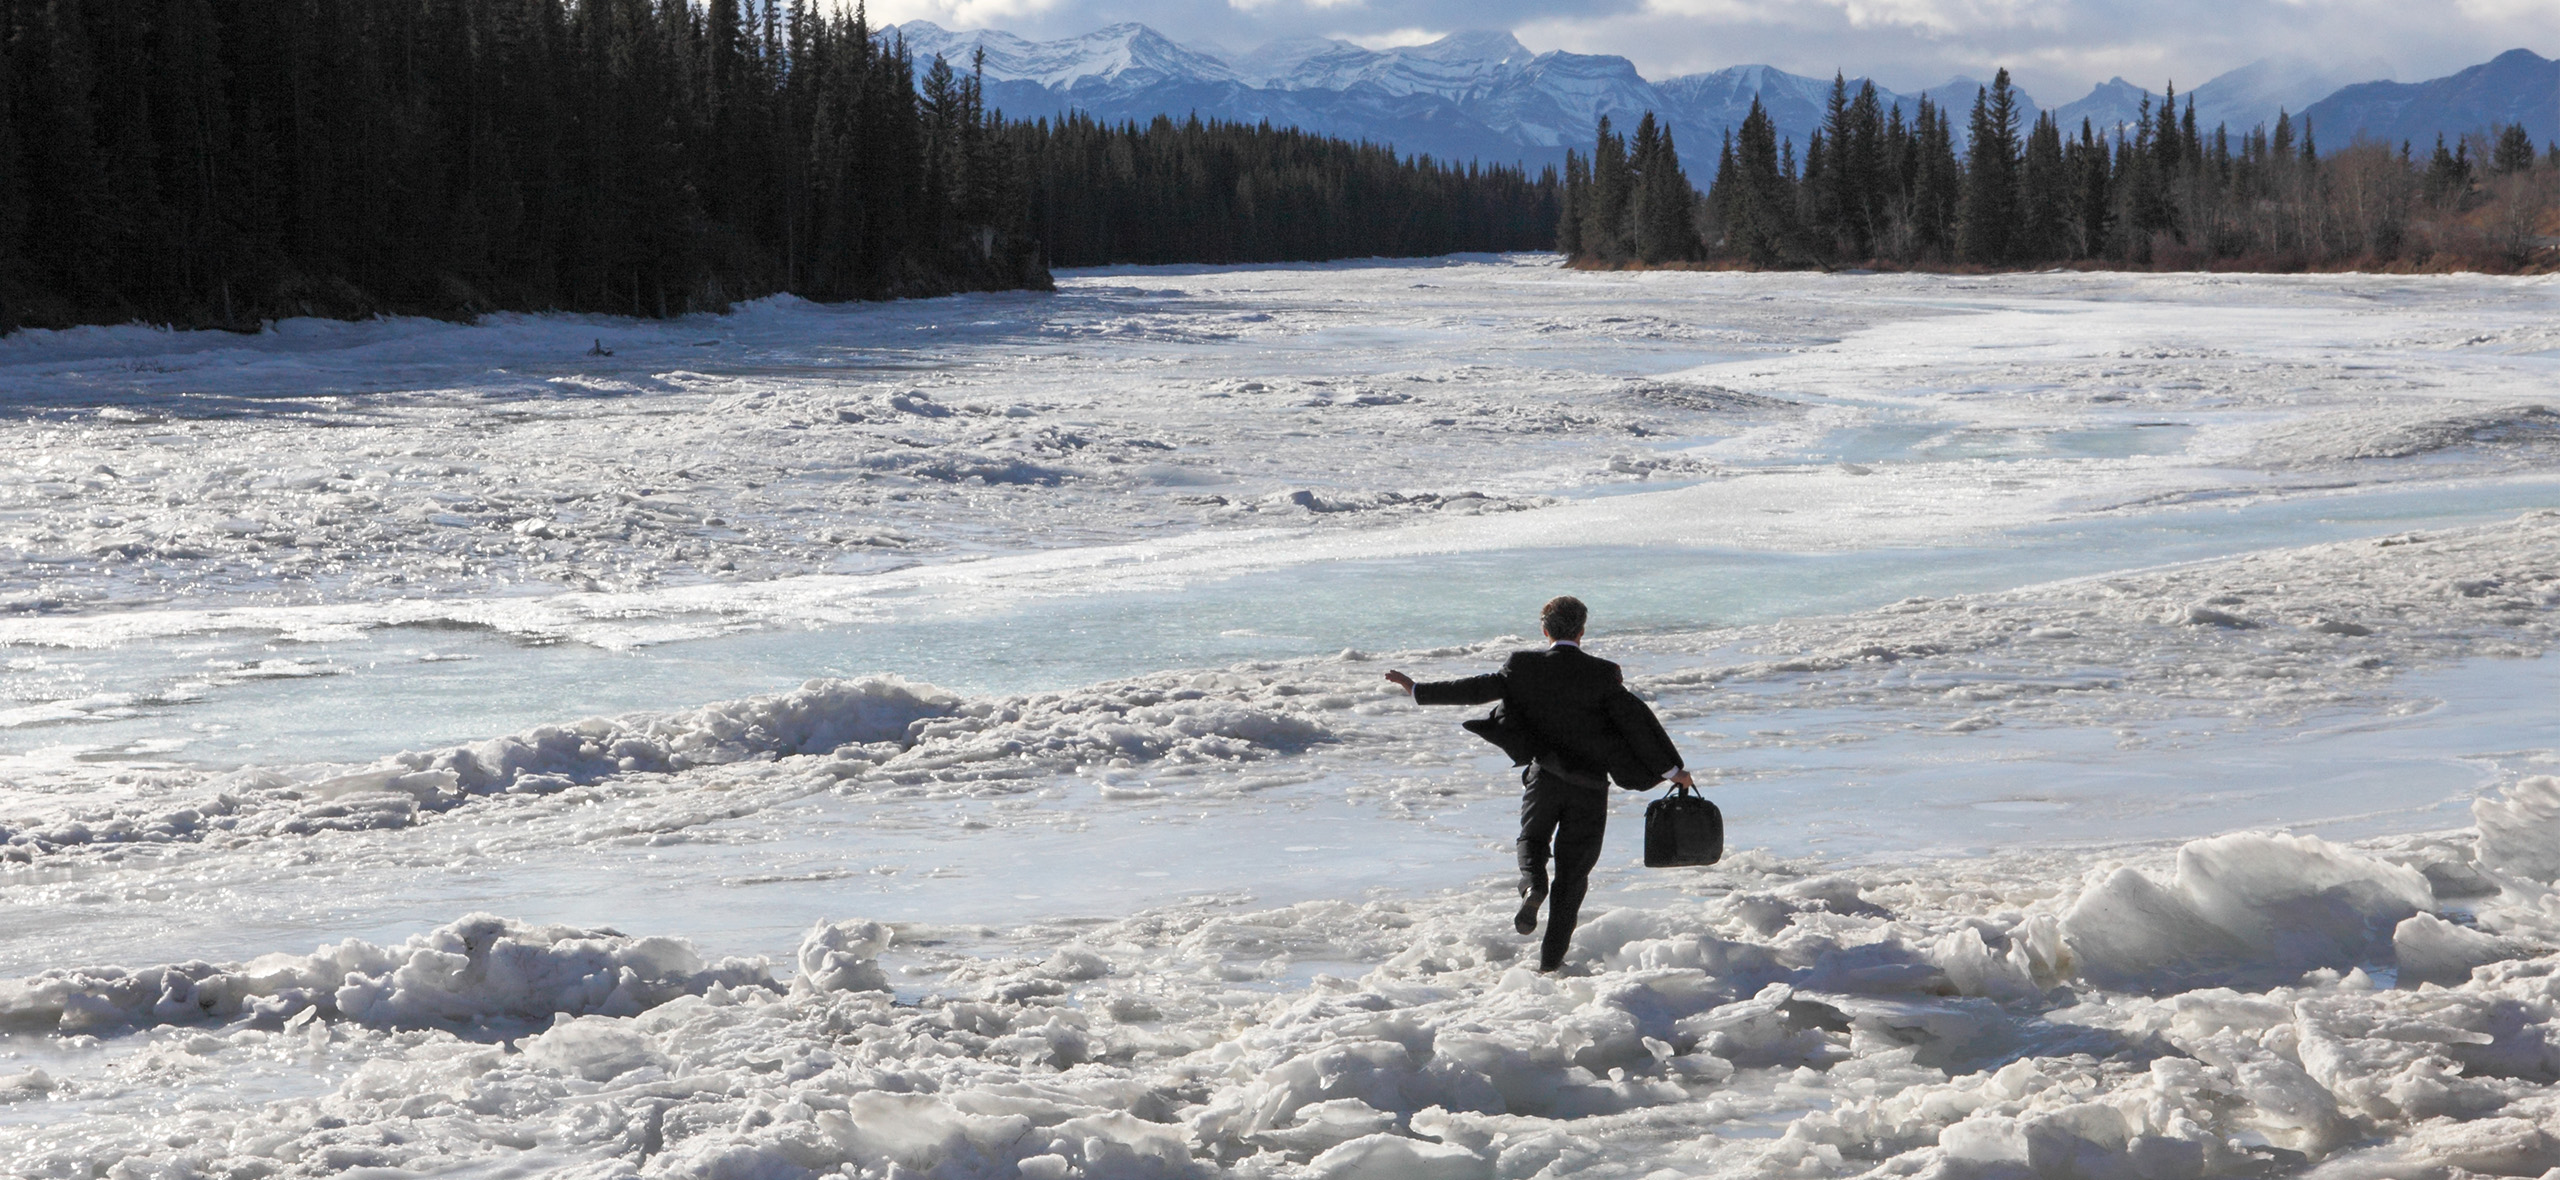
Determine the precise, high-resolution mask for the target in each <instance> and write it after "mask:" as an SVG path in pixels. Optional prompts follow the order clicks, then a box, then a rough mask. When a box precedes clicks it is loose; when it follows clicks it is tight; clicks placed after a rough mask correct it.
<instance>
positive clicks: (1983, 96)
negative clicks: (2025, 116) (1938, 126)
mask: <svg viewBox="0 0 2560 1180" xmlns="http://www.w3.org/2000/svg"><path fill="white" fill-rule="evenodd" d="M1969 135H1970V139H1971V142H1970V143H1969V144H1967V146H1966V152H1965V154H1966V157H1967V159H1966V167H1965V183H1964V212H1963V228H1962V240H1961V246H1962V249H1963V253H1964V258H1965V260H1966V261H1968V262H1974V263H1980V264H1984V265H1994V266H1996V265H1998V264H2000V263H2004V262H2007V261H2009V258H2010V254H2011V249H2012V246H2011V241H2010V238H2011V235H2012V233H2013V232H2014V231H2015V230H2016V229H2017V226H2018V101H2017V95H2016V93H2015V92H2013V91H2012V90H2010V88H2009V71H2007V70H2005V69H2003V70H2001V71H2000V72H1999V73H1997V74H1995V75H1993V76H1992V79H1991V86H1990V89H1988V90H1977V91H1975V92H1974V96H1973V119H1972V124H1971V126H1970V128H1969Z"/></svg>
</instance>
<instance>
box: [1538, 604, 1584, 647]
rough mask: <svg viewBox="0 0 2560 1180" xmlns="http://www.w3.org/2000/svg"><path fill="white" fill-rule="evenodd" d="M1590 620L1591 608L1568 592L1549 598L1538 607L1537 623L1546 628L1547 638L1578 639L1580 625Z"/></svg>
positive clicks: (1580, 629) (1580, 634)
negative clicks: (1558, 596) (1561, 595)
mask: <svg viewBox="0 0 2560 1180" xmlns="http://www.w3.org/2000/svg"><path fill="white" fill-rule="evenodd" d="M1590 620H1591V608H1590V607H1587V606H1584V605H1582V600H1581V599H1579V598H1576V597H1574V596H1572V595H1570V594H1567V595H1565V596H1563V597H1561V598H1550V599H1548V600H1547V604H1546V605H1545V606H1542V607H1539V608H1538V625H1540V626H1542V627H1545V628H1546V629H1547V638H1549V639H1580V638H1582V625H1583V624H1584V623H1587V622H1589V621H1590Z"/></svg>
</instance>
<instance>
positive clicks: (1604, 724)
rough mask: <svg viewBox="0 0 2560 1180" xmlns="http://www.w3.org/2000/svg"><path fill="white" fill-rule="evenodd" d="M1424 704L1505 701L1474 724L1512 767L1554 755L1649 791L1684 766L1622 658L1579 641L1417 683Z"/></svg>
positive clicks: (1585, 775)
mask: <svg viewBox="0 0 2560 1180" xmlns="http://www.w3.org/2000/svg"><path fill="white" fill-rule="evenodd" d="M1413 699H1414V701H1415V702H1416V703H1417V704H1424V705H1481V704H1483V703H1485V702H1486V701H1500V702H1502V704H1501V706H1500V707H1499V708H1497V709H1495V710H1494V715H1493V716H1491V717H1488V718H1485V719H1484V720H1482V721H1471V722H1468V723H1467V728H1468V729H1470V730H1473V731H1474V732H1475V733H1476V734H1477V736H1479V737H1482V738H1484V739H1485V740H1487V741H1490V742H1492V743H1493V744H1495V745H1497V746H1500V747H1502V749H1503V751H1504V752H1505V753H1508V754H1510V755H1511V761H1512V764H1513V765H1527V764H1528V763H1530V762H1533V761H1537V760H1539V759H1541V758H1542V757H1543V758H1548V759H1551V760H1552V761H1554V762H1557V763H1561V764H1562V766H1563V768H1564V769H1565V770H1566V771H1567V772H1569V773H1570V774H1572V775H1573V776H1575V777H1577V778H1581V779H1583V780H1586V781H1589V782H1592V783H1596V784H1599V785H1602V786H1605V785H1606V783H1605V782H1603V781H1602V776H1603V775H1606V776H1607V777H1608V778H1614V779H1616V780H1617V781H1618V785H1619V786H1622V787H1626V788H1629V789H1631V790H1642V789H1644V788H1646V787H1650V786H1652V785H1654V784H1655V783H1657V782H1660V781H1661V780H1662V777H1663V776H1664V775H1667V774H1669V773H1671V772H1672V771H1674V770H1677V769H1679V768H1680V753H1679V751H1678V750H1675V749H1673V748H1672V746H1671V735H1669V734H1667V733H1664V732H1663V730H1662V722H1661V721H1660V720H1658V719H1656V718H1655V717H1654V715H1653V710H1652V709H1650V708H1647V707H1646V706H1645V703H1644V702H1643V701H1642V700H1639V699H1637V697H1636V694H1634V693H1632V692H1629V691H1627V685H1626V679H1625V677H1624V676H1623V675H1621V674H1620V673H1619V671H1618V666H1617V665H1616V664H1613V663H1610V662H1609V661H1607V660H1604V659H1601V658H1600V657H1598V656H1594V655H1587V654H1584V652H1583V650H1582V649H1581V648H1578V647H1561V646H1559V647H1553V648H1549V649H1547V650H1545V651H1516V652H1513V653H1511V658H1510V659H1509V660H1506V661H1504V662H1503V665H1502V670H1501V671H1499V672H1490V673H1487V674H1485V675H1482V676H1469V677H1467V678H1465V679H1463V680H1439V681H1428V682H1424V683H1420V684H1416V685H1414V686H1413Z"/></svg>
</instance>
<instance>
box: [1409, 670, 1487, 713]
mask: <svg viewBox="0 0 2560 1180" xmlns="http://www.w3.org/2000/svg"><path fill="white" fill-rule="evenodd" d="M1387 680H1388V681H1389V682H1390V683H1393V684H1394V685H1395V686H1396V687H1397V688H1401V689H1403V690H1405V691H1406V692H1409V693H1412V694H1413V700H1414V703H1415V704H1419V705H1481V704H1483V703H1485V702H1486V701H1498V700H1501V699H1502V689H1503V679H1502V673H1500V672H1487V673H1485V674H1484V675H1482V676H1469V677H1465V678H1463V679H1459V680H1425V681H1421V682H1419V683H1417V682H1416V681H1415V680H1414V678H1413V677H1411V676H1407V675H1405V674H1404V673H1402V672H1398V671H1394V670H1392V669H1391V670H1389V671H1388V672H1387Z"/></svg>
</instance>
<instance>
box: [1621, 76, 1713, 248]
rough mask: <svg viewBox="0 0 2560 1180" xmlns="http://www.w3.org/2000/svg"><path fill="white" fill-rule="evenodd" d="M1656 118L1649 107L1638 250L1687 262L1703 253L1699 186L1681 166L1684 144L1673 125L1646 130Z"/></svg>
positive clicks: (1640, 133)
mask: <svg viewBox="0 0 2560 1180" xmlns="http://www.w3.org/2000/svg"><path fill="white" fill-rule="evenodd" d="M1652 122H1653V115H1652V112H1649V111H1648V112H1646V114H1645V121H1644V124H1643V125H1640V126H1639V127H1638V135H1637V138H1638V140H1639V142H1644V141H1646V140H1648V139H1649V140H1650V144H1651V151H1650V152H1649V153H1639V157H1640V161H1639V167H1638V169H1637V175H1638V177H1639V181H1638V183H1639V185H1640V188H1639V190H1638V193H1637V197H1636V209H1637V215H1636V253H1637V256H1638V257H1641V258H1642V259H1644V260H1645V261H1646V262H1650V263H1664V262H1687V261H1690V260H1692V259H1695V258H1696V257H1698V254H1699V245H1700V243H1699V241H1698V230H1697V224H1696V221H1695V211H1696V209H1697V204H1698V190H1697V189H1696V188H1694V187H1692V186H1691V185H1690V184H1689V177H1688V174H1687V173H1686V172H1684V171H1682V170H1681V167H1680V148H1679V145H1678V144H1677V143H1676V142H1675V141H1674V140H1673V139H1672V135H1671V128H1670V126H1669V125H1668V124H1665V125H1663V126H1662V127H1661V128H1660V129H1659V131H1658V133H1657V134H1655V135H1653V136H1650V137H1647V136H1645V135H1644V134H1643V126H1644V125H1650V124H1651V123H1652Z"/></svg>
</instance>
